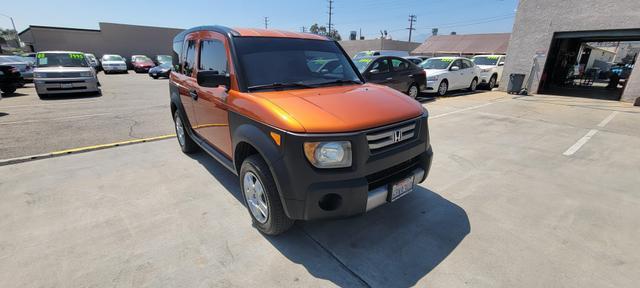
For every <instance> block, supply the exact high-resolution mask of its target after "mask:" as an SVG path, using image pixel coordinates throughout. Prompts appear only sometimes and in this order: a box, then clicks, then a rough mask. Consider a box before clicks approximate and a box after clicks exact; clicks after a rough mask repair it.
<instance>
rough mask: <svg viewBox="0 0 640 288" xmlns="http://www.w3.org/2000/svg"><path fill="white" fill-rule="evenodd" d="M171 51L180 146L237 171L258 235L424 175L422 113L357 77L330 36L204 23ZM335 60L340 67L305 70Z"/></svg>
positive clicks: (380, 195)
mask: <svg viewBox="0 0 640 288" xmlns="http://www.w3.org/2000/svg"><path fill="white" fill-rule="evenodd" d="M173 50H174V55H173V61H174V63H173V64H174V69H173V70H172V72H171V75H170V85H169V89H170V99H171V105H170V107H171V113H172V116H173V119H174V121H175V129H176V135H177V140H178V143H179V145H180V147H181V149H182V151H183V152H185V153H193V152H196V151H198V150H200V149H202V150H204V151H205V152H207V153H208V154H210V155H211V156H212V157H213V158H215V159H217V160H218V161H219V162H220V163H221V164H222V165H223V166H224V167H226V168H227V169H229V170H230V171H231V172H232V173H234V174H235V175H237V176H238V178H239V183H240V188H241V191H242V195H243V199H244V202H245V204H246V207H247V208H248V211H249V215H250V216H251V218H252V220H253V222H254V224H255V227H257V229H258V230H259V231H261V232H262V233H265V234H270V235H274V234H279V233H282V232H284V231H286V230H287V229H288V228H289V227H291V225H292V224H293V222H294V221H295V220H311V219H322V218H335V217H345V216H350V215H356V214H361V213H364V212H366V211H369V210H371V209H373V208H375V207H377V206H380V205H382V204H384V203H387V202H393V201H395V200H397V199H399V198H400V197H402V196H404V195H406V194H407V193H409V192H411V191H413V190H415V189H416V188H415V187H416V185H417V184H419V183H421V182H423V181H424V180H425V178H426V177H427V175H428V173H429V169H430V167H431V159H432V155H433V153H432V150H431V145H430V144H429V130H428V126H427V117H428V113H427V111H426V109H424V108H423V107H422V105H420V103H418V102H417V101H415V100H413V99H411V98H409V97H407V96H405V95H403V94H402V93H401V92H398V91H396V90H394V89H391V88H388V87H385V86H380V85H376V84H369V83H365V80H364V78H363V77H362V75H360V73H359V72H358V70H357V69H356V67H355V65H354V64H353V62H352V61H351V60H350V59H349V57H348V55H347V54H346V53H345V52H344V50H343V49H342V48H341V47H340V45H339V44H338V43H337V42H335V41H332V40H330V39H328V38H325V37H323V36H319V35H313V34H301V33H292V32H285V31H276V30H261V29H237V28H234V29H230V28H226V27H221V26H203V27H196V28H192V29H189V30H185V31H183V32H181V33H179V34H178V35H177V36H176V37H175V38H174V41H173ZM333 60H338V61H339V62H340V66H341V68H342V69H322V70H317V69H313V68H312V67H315V66H313V65H314V63H316V62H318V61H333Z"/></svg>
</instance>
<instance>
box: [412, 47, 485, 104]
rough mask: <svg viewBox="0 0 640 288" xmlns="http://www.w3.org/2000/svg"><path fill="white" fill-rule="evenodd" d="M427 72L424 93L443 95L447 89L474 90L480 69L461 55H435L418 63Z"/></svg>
mask: <svg viewBox="0 0 640 288" xmlns="http://www.w3.org/2000/svg"><path fill="white" fill-rule="evenodd" d="M420 67H422V68H423V69H424V70H425V72H427V89H426V90H425V91H424V92H426V93H437V94H438V95H439V96H443V95H444V94H446V93H447V91H451V90H458V89H468V90H469V91H475V90H476V88H477V87H478V78H479V76H480V69H479V68H478V67H477V66H476V65H474V64H473V62H471V60H469V59H467V58H463V57H435V58H429V59H427V60H425V61H424V62H422V64H420Z"/></svg>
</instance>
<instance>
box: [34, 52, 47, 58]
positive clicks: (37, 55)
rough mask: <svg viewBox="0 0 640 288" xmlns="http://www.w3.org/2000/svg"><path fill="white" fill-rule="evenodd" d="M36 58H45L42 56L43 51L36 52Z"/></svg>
mask: <svg viewBox="0 0 640 288" xmlns="http://www.w3.org/2000/svg"><path fill="white" fill-rule="evenodd" d="M36 58H38V59H42V58H46V57H45V56H44V53H38V54H36Z"/></svg>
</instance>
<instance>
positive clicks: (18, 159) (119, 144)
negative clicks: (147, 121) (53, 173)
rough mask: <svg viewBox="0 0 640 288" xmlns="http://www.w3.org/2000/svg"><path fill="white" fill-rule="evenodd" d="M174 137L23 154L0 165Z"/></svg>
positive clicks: (159, 138) (174, 135)
mask: <svg viewBox="0 0 640 288" xmlns="http://www.w3.org/2000/svg"><path fill="white" fill-rule="evenodd" d="M173 137H176V134H167V135H162V136H156V137H149V138H143V139H134V140H128V141H122V142H115V143H108V144H99V145H92V146H85V147H78V148H72V149H66V150H60V151H54V152H49V153H45V154H39V155H30V156H23V157H18V158H11V159H2V160H0V166H4V165H9V164H16V163H22V162H27V161H32V160H39V159H46V158H51V157H57V156H62V155H67V154H72V153H82V152H88V151H94V150H99V149H106V148H113V147H118V146H125V145H131V144H137V143H144V142H151V141H158V140H164V139H169V138H173Z"/></svg>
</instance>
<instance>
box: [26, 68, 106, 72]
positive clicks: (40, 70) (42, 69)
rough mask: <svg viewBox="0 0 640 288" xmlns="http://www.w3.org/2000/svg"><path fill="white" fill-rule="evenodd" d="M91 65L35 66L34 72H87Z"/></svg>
mask: <svg viewBox="0 0 640 288" xmlns="http://www.w3.org/2000/svg"><path fill="white" fill-rule="evenodd" d="M92 69H93V68H91V67H36V69H35V70H34V72H87V71H91V70H92Z"/></svg>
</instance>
